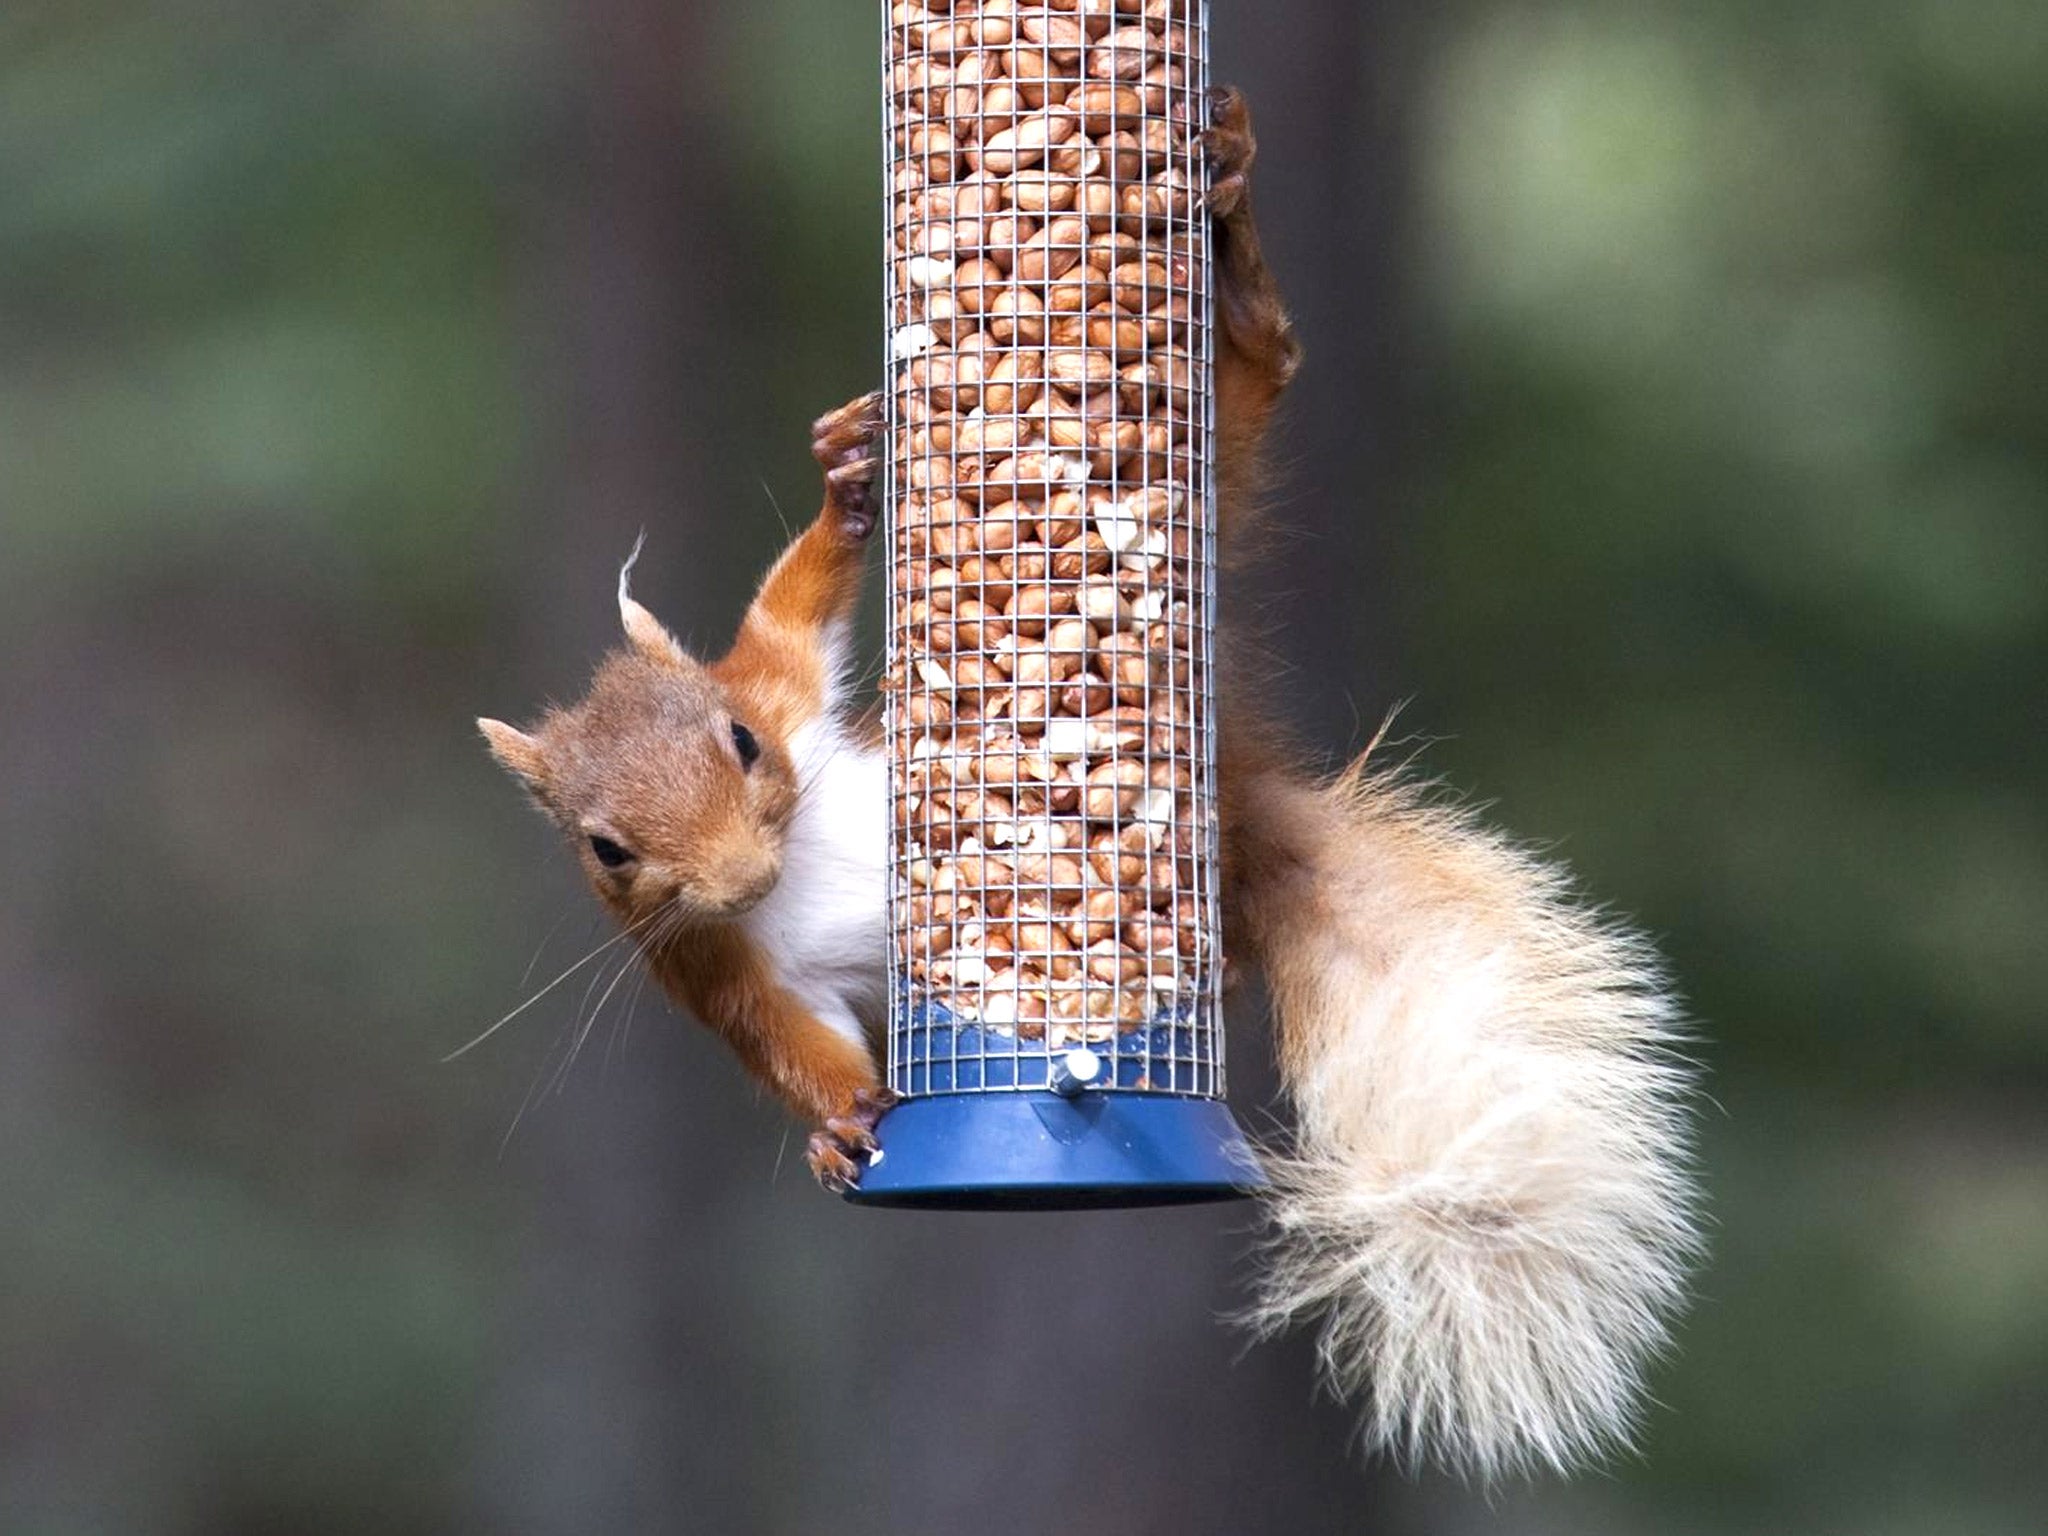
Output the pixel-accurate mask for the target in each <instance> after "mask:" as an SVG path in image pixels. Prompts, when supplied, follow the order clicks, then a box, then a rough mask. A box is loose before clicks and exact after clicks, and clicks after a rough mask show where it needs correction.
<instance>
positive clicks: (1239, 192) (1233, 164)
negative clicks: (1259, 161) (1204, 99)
mask: <svg viewBox="0 0 2048 1536" xmlns="http://www.w3.org/2000/svg"><path fill="white" fill-rule="evenodd" d="M1202 148H1203V150H1204V151H1205V152H1206V153H1207V154H1208V157H1209V178H1210V179H1209V212H1210V213H1211V214H1212V215H1213V216H1215V217H1216V218H1219V219H1222V218H1228V217H1229V216H1230V215H1231V214H1233V213H1236V212H1237V211H1238V209H1240V208H1241V207H1243V206H1244V202H1245V197H1246V194H1247V193H1248V192H1249V191H1250V189H1251V182H1250V179H1249V178H1250V173H1251V168H1252V159H1253V157H1254V156H1255V155H1257V153H1258V149H1259V145H1258V140H1256V139H1254V138H1253V137H1252V114H1251V108H1250V107H1249V106H1247V105H1246V104H1245V99H1244V92H1243V91H1240V90H1239V89H1238V88H1237V87H1236V86H1234V85H1219V86H1217V87H1216V88H1215V89H1214V90H1212V91H1211V92H1210V93H1209V126H1208V127H1207V128H1206V129H1204V130H1203V131H1202Z"/></svg>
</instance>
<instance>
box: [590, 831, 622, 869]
mask: <svg viewBox="0 0 2048 1536" xmlns="http://www.w3.org/2000/svg"><path fill="white" fill-rule="evenodd" d="M590 851H591V852H592V853H593V854H595V855H596V856H597V862H598V863H600V864H602V865H603V866H604V867H605V868H606V869H617V868H619V867H620V866H621V865H623V864H630V863H632V862H633V855H631V854H630V853H628V852H626V850H625V849H623V848H621V847H620V846H619V845H618V844H617V843H615V842H613V841H612V840H611V839H610V838H608V837H593V838H591V840H590Z"/></svg>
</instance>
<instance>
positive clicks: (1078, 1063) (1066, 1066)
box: [1052, 1045, 1103, 1099]
mask: <svg viewBox="0 0 2048 1536" xmlns="http://www.w3.org/2000/svg"><path fill="white" fill-rule="evenodd" d="M1102 1068H1103V1060H1102V1058H1101V1057H1100V1056H1098V1055H1096V1054H1095V1053H1094V1052H1093V1051H1091V1050H1089V1049H1088V1047H1087V1046H1085V1045H1077V1046H1075V1047H1074V1049H1073V1050H1071V1051H1069V1052H1067V1054H1066V1055H1064V1056H1062V1057H1060V1059H1059V1060H1057V1061H1055V1062H1054V1063H1053V1064H1052V1091H1053V1092H1054V1093H1056V1094H1058V1095H1060V1097H1062V1098H1066V1099H1071V1098H1076V1097H1078V1096H1079V1095H1080V1094H1081V1092H1082V1091H1083V1090H1084V1089H1088V1088H1093V1087H1094V1086H1095V1085H1096V1084H1097V1083H1098V1082H1100V1081H1101V1080H1102Z"/></svg>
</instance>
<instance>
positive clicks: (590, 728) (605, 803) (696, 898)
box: [477, 546, 797, 926]
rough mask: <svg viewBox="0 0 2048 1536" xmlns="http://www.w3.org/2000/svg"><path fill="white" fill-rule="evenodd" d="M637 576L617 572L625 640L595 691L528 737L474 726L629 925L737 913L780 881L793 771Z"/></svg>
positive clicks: (492, 723)
mask: <svg viewBox="0 0 2048 1536" xmlns="http://www.w3.org/2000/svg"><path fill="white" fill-rule="evenodd" d="M639 553H640V551H639V548H638V546H635V548H634V551H633V555H634V558H637V557H638V555H639ZM632 569H633V560H632V559H628V560H627V562H626V565H625V568H624V569H623V570H621V571H620V572H619V617H620V619H621V621H622V622H623V623H624V625H625V631H626V643H625V644H624V645H622V646H620V647H619V648H617V649H616V650H614V651H612V652H611V653H610V654H609V655H607V656H606V657H605V658H604V660H603V662H602V663H601V664H600V665H599V666H598V669H597V673H596V675H595V676H594V677H593V678H592V680H591V684H590V690H589V692H587V693H586V694H585V695H584V696H583V698H582V699H581V700H579V701H578V702H577V703H575V704H573V705H570V706H568V707H566V708H555V709H551V710H549V711H548V713H547V715H546V716H545V717H544V718H543V719H542V720H541V721H540V723H539V724H538V725H536V726H535V727H534V728H533V729H532V730H531V731H530V732H528V731H522V730H518V729H515V728H514V727H512V726H510V725H507V724H505V723H504V722H503V721H502V720H479V721H477V728H478V729H479V730H481V731H482V732H483V734H484V740H485V741H486V742H488V743H489V744H490V749H491V755H492V756H494V757H495V758H497V760H498V761H499V763H501V764H502V765H503V766H504V767H505V768H506V769H507V770H508V771H509V772H510V773H511V774H512V775H513V777H515V778H516V779H518V780H519V781H520V782H521V783H522V784H524V785H525V786H526V789H527V791H528V792H529V793H530V794H531V795H532V796H533V798H534V800H535V802H536V803H538V804H539V806H540V808H541V809H542V810H543V811H544V812H545V813H546V814H547V815H548V817H549V818H550V819H551V820H553V821H554V822H555V823H556V825H558V826H559V827H561V828H562V830H563V831H564V832H566V833H567V834H568V835H569V838H570V841H571V843H572V844H573V845H574V847H575V849H576V851H577V856H578V858H579V859H580V860H581V862H582V865H583V872H584V875H585V877H586V878H587V879H588V880H589V881H590V885H591V889H592V890H594V891H596V893H597V895H598V897H599V898H600V899H601V900H602V901H603V902H604V903H605V905H606V906H607V907H609V908H610V909H611V911H612V914H613V915H614V916H615V917H617V918H618V919H619V920H620V921H621V922H622V923H625V924H627V925H629V926H631V925H635V924H639V923H643V922H644V923H649V924H653V923H655V922H656V919H657V917H658V915H659V914H661V913H662V912H672V913H674V914H675V915H676V918H677V920H679V921H683V922H690V921H705V920H717V919H720V918H731V917H737V916H738V915H739V914H741V913H742V912H745V911H746V910H747V909H748V908H750V907H752V906H753V905H755V903H757V902H759V901H760V900H761V899H762V898H763V897H764V896H766V895H767V894H768V892H769V891H770V890H772V889H773V888H774V886H775V882H776V880H777V878H778V877H779V876H780V875H781V873H782V847H783V840H784V836H785V834H786V832H787V831H788V827H789V821H790V817H791V816H792V815H793V814H794V812H795V810H796V804H797V778H796V768H795V765H794V764H793V763H792V762H791V760H790V755H789V750H788V747H787V745H786V744H785V743H783V742H781V741H778V740H775V739H774V738H773V735H772V734H771V733H768V732H765V731H763V730H762V729H761V722H759V721H753V722H750V721H749V720H748V718H747V711H746V710H744V709H743V708H740V707H738V703H737V701H735V700H734V699H732V698H730V697H729V696H728V693H727V690H726V689H725V688H724V687H723V686H722V685H721V683H720V681H719V679H718V678H716V677H715V676H714V675H713V674H712V671H711V670H710V669H709V668H707V667H706V666H705V665H704V664H703V663H702V662H700V661H698V660H697V658H695V657H694V656H691V655H690V654H689V653H688V652H687V651H685V650H684V649H683V648H682V646H681V645H679V644H678V643H677V642H676V639H675V637H674V636H673V635H671V634H670V633H669V632H668V631H667V630H666V629H665V628H663V627H662V625H661V623H660V621H659V620H657V619H656V618H655V617H654V615H653V614H651V613H649V612H648V611H647V610H646V609H645V608H643V607H642V606H641V605H640V604H639V603H637V602H635V601H634V600H633V598H632V597H631V595H630V594H629V593H628V591H627V578H628V576H629V575H630V574H631V572H632Z"/></svg>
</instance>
